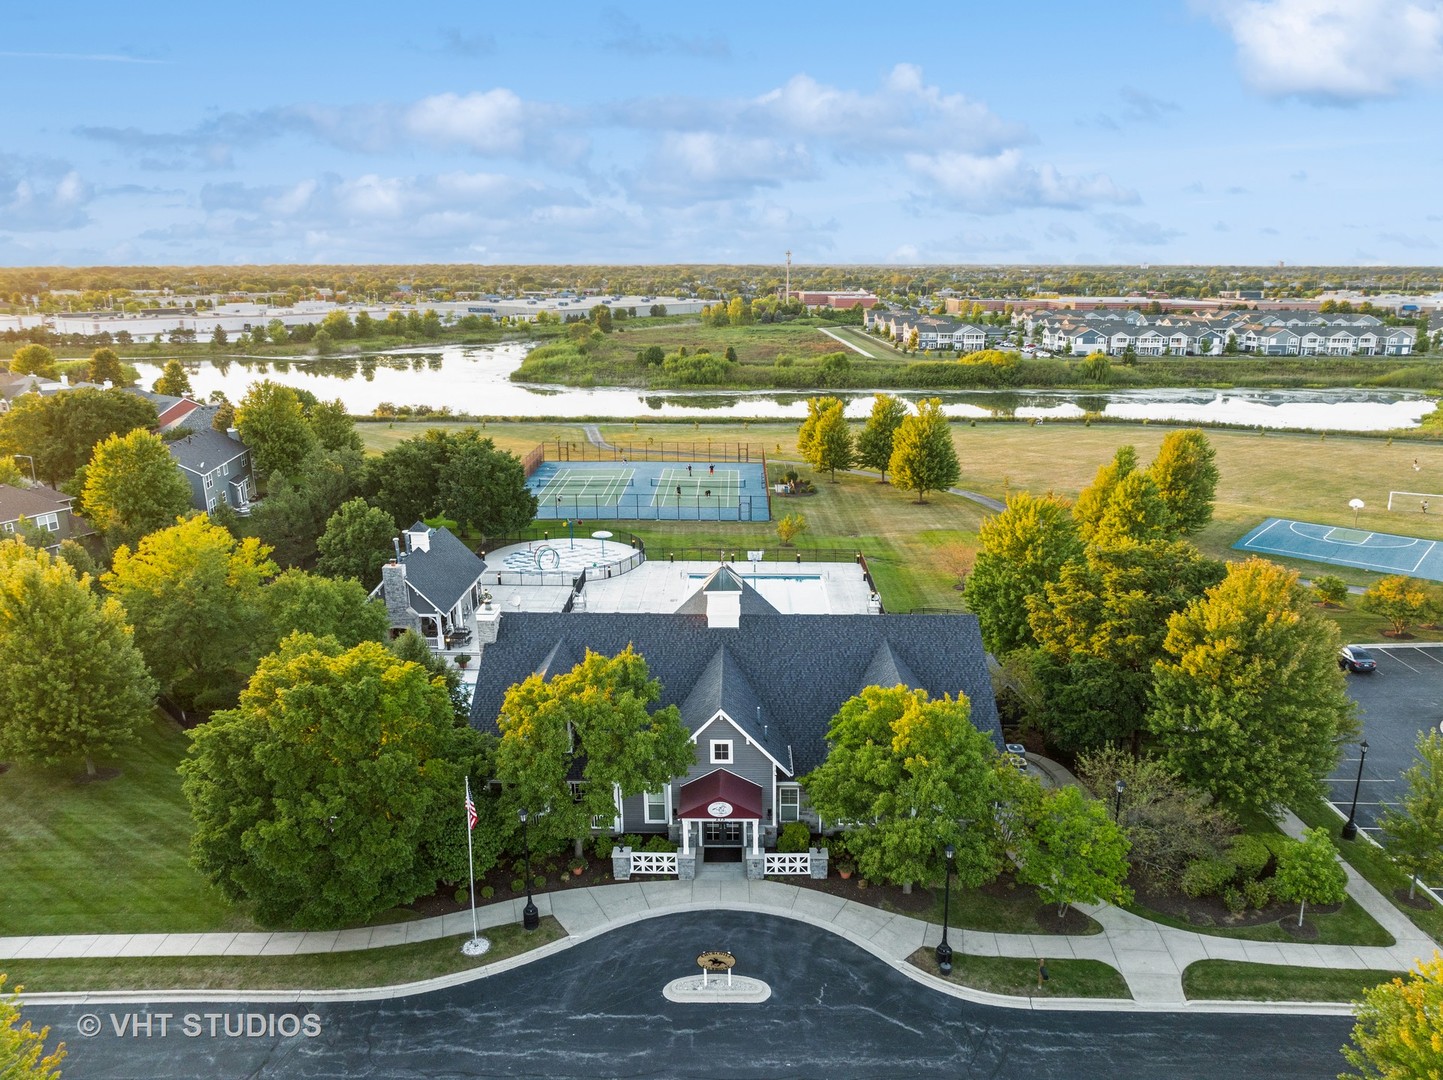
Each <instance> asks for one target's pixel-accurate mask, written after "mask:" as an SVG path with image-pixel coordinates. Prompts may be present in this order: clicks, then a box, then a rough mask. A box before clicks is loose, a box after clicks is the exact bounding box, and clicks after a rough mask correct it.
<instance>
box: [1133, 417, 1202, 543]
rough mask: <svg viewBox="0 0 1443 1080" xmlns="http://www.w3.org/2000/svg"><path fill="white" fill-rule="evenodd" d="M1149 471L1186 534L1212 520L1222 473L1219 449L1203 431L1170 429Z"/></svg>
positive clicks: (1173, 515) (1177, 522)
mask: <svg viewBox="0 0 1443 1080" xmlns="http://www.w3.org/2000/svg"><path fill="white" fill-rule="evenodd" d="M1147 473H1148V476H1150V477H1151V478H1152V480H1153V482H1154V483H1155V484H1156V485H1157V490H1158V493H1159V494H1160V495H1161V496H1162V501H1163V503H1164V505H1165V506H1166V507H1167V509H1168V510H1169V511H1170V512H1171V514H1172V517H1173V520H1174V522H1175V525H1176V528H1177V529H1178V531H1179V532H1181V533H1182V534H1183V535H1184V536H1190V535H1192V534H1193V533H1195V532H1197V531H1198V530H1200V529H1201V528H1202V527H1203V526H1204V525H1206V524H1207V523H1208V522H1209V521H1211V520H1212V518H1213V498H1214V496H1215V495H1216V493H1217V486H1218V477H1219V475H1220V474H1219V473H1218V467H1217V451H1216V450H1214V449H1213V448H1212V444H1211V443H1209V442H1208V439H1207V436H1206V435H1204V434H1203V433H1202V432H1201V431H1196V430H1188V431H1171V432H1169V433H1168V434H1167V437H1166V438H1164V439H1163V440H1162V446H1160V447H1159V448H1158V451H1157V457H1155V458H1153V459H1152V464H1151V465H1150V466H1148V470H1147Z"/></svg>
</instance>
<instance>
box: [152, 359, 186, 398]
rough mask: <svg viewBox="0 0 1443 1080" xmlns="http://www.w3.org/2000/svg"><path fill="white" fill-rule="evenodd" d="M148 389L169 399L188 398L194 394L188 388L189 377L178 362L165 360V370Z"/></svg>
mask: <svg viewBox="0 0 1443 1080" xmlns="http://www.w3.org/2000/svg"><path fill="white" fill-rule="evenodd" d="M150 388H151V389H152V390H153V391H155V392H156V393H157V394H167V395H169V396H170V397H189V396H190V395H191V394H192V393H194V391H193V390H192V389H191V386H190V376H189V375H187V374H186V371H185V368H184V367H183V366H182V365H181V362H180V361H179V360H167V361H166V362H165V370H164V371H162V372H161V374H160V378H158V379H156V380H155V382H154V383H153V384H152V385H151V387H150Z"/></svg>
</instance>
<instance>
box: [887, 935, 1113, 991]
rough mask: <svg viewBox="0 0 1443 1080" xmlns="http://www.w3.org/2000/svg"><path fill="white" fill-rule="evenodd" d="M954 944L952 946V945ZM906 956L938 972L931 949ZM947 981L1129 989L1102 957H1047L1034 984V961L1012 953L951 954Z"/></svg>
mask: <svg viewBox="0 0 1443 1080" xmlns="http://www.w3.org/2000/svg"><path fill="white" fill-rule="evenodd" d="M954 948H955V946H954ZM908 960H909V961H910V962H911V963H912V964H913V966H915V967H919V968H921V969H922V970H923V971H925V972H927V973H928V974H929V975H939V976H940V972H938V970H937V957H936V954H935V953H934V952H933V950H932V949H930V948H928V949H918V950H917V951H916V952H914V953H913V954H912V955H911V956H910V957H908ZM946 979H947V981H948V982H954V983H958V984H960V985H962V986H968V987H971V988H972V989H973V990H983V991H986V992H987V993H989V994H1008V995H1012V996H1015V997H1040V998H1041V997H1056V998H1123V999H1130V998H1131V997H1132V992H1131V991H1129V990H1128V988H1127V980H1126V979H1124V978H1123V977H1122V974H1121V973H1120V972H1119V971H1118V970H1117V969H1116V968H1114V967H1112V966H1111V965H1110V964H1104V963H1103V962H1102V961H1101V960H1048V961H1047V981H1046V982H1044V983H1043V984H1042V986H1041V987H1040V988H1039V987H1038V985H1037V961H1036V960H1029V959H1026V958H1025V957H1013V956H972V955H970V954H964V953H961V952H954V953H953V954H952V974H951V975H948V976H946Z"/></svg>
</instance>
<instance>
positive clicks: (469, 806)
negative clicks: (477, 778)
mask: <svg viewBox="0 0 1443 1080" xmlns="http://www.w3.org/2000/svg"><path fill="white" fill-rule="evenodd" d="M475 827H476V804H475V803H474V802H472V801H471V781H470V779H469V778H468V779H467V781H466V828H467V829H468V830H470V829H474V828H475Z"/></svg>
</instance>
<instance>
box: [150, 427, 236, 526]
mask: <svg viewBox="0 0 1443 1080" xmlns="http://www.w3.org/2000/svg"><path fill="white" fill-rule="evenodd" d="M166 448H167V449H168V450H169V451H170V456H171V457H172V458H174V459H175V464H176V467H177V468H179V469H180V471H181V474H182V475H183V476H184V477H185V479H186V481H187V482H188V483H189V484H190V504H191V505H192V506H193V507H195V508H196V509H197V510H206V511H210V510H214V509H216V508H217V507H218V506H221V505H222V504H224V505H226V506H229V507H230V508H231V509H232V510H234V511H235V512H236V513H237V514H241V515H245V514H249V513H250V512H251V503H252V502H254V501H255V497H256V486H255V477H254V476H253V475H252V472H251V452H250V450H249V448H248V447H247V446H246V444H245V443H243V442H241V438H240V432H238V431H237V430H236V429H235V428H229V429H227V430H226V431H216V430H215V429H214V428H212V427H211V426H210V424H209V423H206V424H205V425H204V426H202V427H199V428H197V429H196V430H195V431H192V432H191V433H190V434H189V435H187V436H186V437H185V438H183V439H176V440H175V441H174V442H170V443H166Z"/></svg>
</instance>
